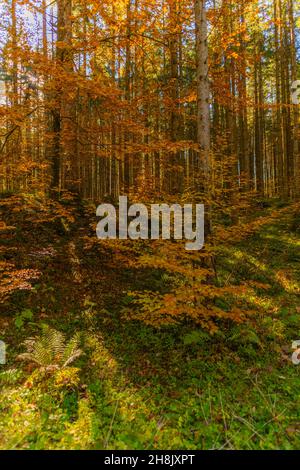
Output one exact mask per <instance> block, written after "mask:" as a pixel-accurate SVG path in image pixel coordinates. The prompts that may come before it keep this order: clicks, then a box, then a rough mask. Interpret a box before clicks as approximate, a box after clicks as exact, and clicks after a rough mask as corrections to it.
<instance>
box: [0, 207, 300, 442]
mask: <svg viewBox="0 0 300 470" xmlns="http://www.w3.org/2000/svg"><path fill="white" fill-rule="evenodd" d="M22 224H23V225H22ZM84 224H85V220H82V221H81V223H80V227H79V228H78V229H77V230H76V233H74V232H73V231H72V230H71V231H70V233H69V234H64V233H63V234H60V233H57V231H55V230H52V229H49V227H46V228H45V227H43V226H39V227H35V228H34V227H32V226H31V225H30V223H27V224H25V223H23V222H20V226H18V230H17V231H16V232H14V235H13V236H11V237H7V239H6V240H5V246H6V248H9V250H8V252H11V253H12V254H13V256H14V258H15V259H17V260H18V262H19V264H20V265H21V266H22V267H34V268H35V269H39V270H40V271H41V273H42V275H41V277H40V279H39V280H38V281H37V282H36V283H35V285H34V289H33V290H32V291H31V292H21V291H20V292H19V293H15V294H14V295H13V296H12V297H11V299H10V302H9V303H6V304H5V307H4V309H3V310H2V313H1V317H0V318H1V320H0V322H1V325H0V326H1V339H2V340H4V341H5V343H6V344H7V345H8V349H7V356H8V363H7V364H6V366H0V367H1V372H0V383H1V397H0V445H1V448H2V449H297V448H299V447H300V406H299V403H300V365H299V366H298V367H297V366H295V365H293V364H292V362H291V355H292V349H291V345H292V342H293V341H294V340H298V339H300V309H299V281H300V269H299V261H300V234H299V217H298V216H297V215H296V214H294V213H293V212H287V213H286V215H285V216H284V218H283V219H280V220H278V221H277V222H276V223H274V224H272V225H269V226H266V227H264V228H263V229H261V231H260V232H259V233H257V234H256V235H254V236H252V237H251V238H249V239H247V240H246V241H243V242H241V243H239V244H236V245H234V246H233V245H232V246H228V247H227V248H226V249H224V250H223V251H222V253H221V254H220V255H219V256H218V259H217V264H218V269H219V276H220V278H221V279H222V280H223V281H224V280H225V281H226V279H229V278H230V280H231V282H232V281H233V282H235V281H249V280H251V281H254V282H255V283H260V284H261V285H262V286H265V287H261V288H260V287H259V284H257V287H255V294H253V299H252V300H253V305H257V307H259V308H258V310H259V311H260V313H259V314H258V315H257V318H254V320H253V321H251V322H250V323H249V324H244V325H240V326H235V327H230V328H229V327H228V329H224V328H223V329H221V330H220V332H219V333H218V334H216V335H214V336H213V337H210V336H209V335H207V334H204V333H203V334H202V333H201V332H199V331H198V330H196V329H195V328H194V327H193V326H192V325H189V324H185V325H181V326H176V327H169V328H164V329H160V330H155V329H153V328H150V327H148V326H145V325H144V324H142V323H138V322H126V321H123V320H122V319H121V315H120V312H121V310H122V308H123V307H124V305H126V302H127V298H128V295H127V292H129V291H130V290H132V289H133V288H136V287H137V286H138V285H140V286H142V285H144V284H145V283H146V284H148V285H149V284H150V285H153V286H154V285H157V284H159V283H160V282H161V273H159V272H155V270H154V271H152V272H147V273H143V274H141V275H137V274H136V272H133V271H131V270H130V268H126V266H125V265H124V266H123V265H122V264H119V265H118V264H116V263H112V262H111V261H112V260H111V254H110V253H105V252H101V250H100V251H99V250H98V251H95V250H93V249H87V248H86V246H85V240H84V234H85V231H84V229H83V230H82V228H83V227H84ZM49 246H51V250H52V251H51V250H50V251H49V250H48V249H49ZM41 248H45V249H47V250H48V252H46V251H44V252H43V253H42V254H40V256H37V255H36V254H34V251H35V250H38V249H41ZM47 253H48V254H47ZM76 272H77V274H76ZM266 286H267V287H266ZM261 307H262V309H261ZM262 310H263V311H264V313H261V311H262ZM24 312H25V313H24ZM26 312H27V313H26ZM45 323H46V324H48V325H51V326H53V327H54V328H56V329H57V330H60V331H63V332H65V333H66V334H67V335H70V336H71V335H72V334H73V333H74V332H76V331H82V332H83V349H84V355H83V356H82V357H81V358H80V359H79V360H78V361H77V362H76V367H78V368H79V370H80V372H79V377H80V384H79V385H78V386H72V385H71V386H69V387H65V388H63V387H62V388H61V389H59V390H58V389H57V388H55V386H54V385H53V384H51V382H49V383H48V384H46V385H45V386H44V387H39V386H35V385H34V384H33V385H30V381H28V377H30V374H31V373H32V370H30V368H28V367H27V366H24V365H23V364H21V363H19V362H18V361H16V356H17V355H18V353H20V352H21V351H22V342H23V340H24V339H25V338H27V337H29V336H34V335H36V334H38V333H39V331H40V327H41V325H42V324H45Z"/></svg>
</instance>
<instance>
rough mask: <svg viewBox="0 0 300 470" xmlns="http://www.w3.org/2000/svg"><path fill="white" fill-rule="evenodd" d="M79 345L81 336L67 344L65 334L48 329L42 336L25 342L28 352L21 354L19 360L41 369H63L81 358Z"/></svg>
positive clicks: (77, 335) (75, 337) (74, 337)
mask: <svg viewBox="0 0 300 470" xmlns="http://www.w3.org/2000/svg"><path fill="white" fill-rule="evenodd" d="M79 345H80V337H79V334H76V335H75V336H73V338H72V339H71V340H70V341H68V342H66V337H65V335H64V334H63V333H61V332H60V331H57V330H55V329H53V328H50V327H48V328H46V329H45V330H44V331H43V333H42V334H41V336H39V337H35V338H29V339H27V340H26V341H24V346H25V347H26V352H25V353H23V354H20V355H19V356H18V359H19V360H20V361H27V362H32V363H34V364H36V365H37V366H39V367H41V368H46V369H62V368H64V367H67V366H68V365H70V364H71V363H72V362H74V361H75V360H76V359H77V358H78V357H79V356H81V354H82V351H81V349H80V348H79Z"/></svg>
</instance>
